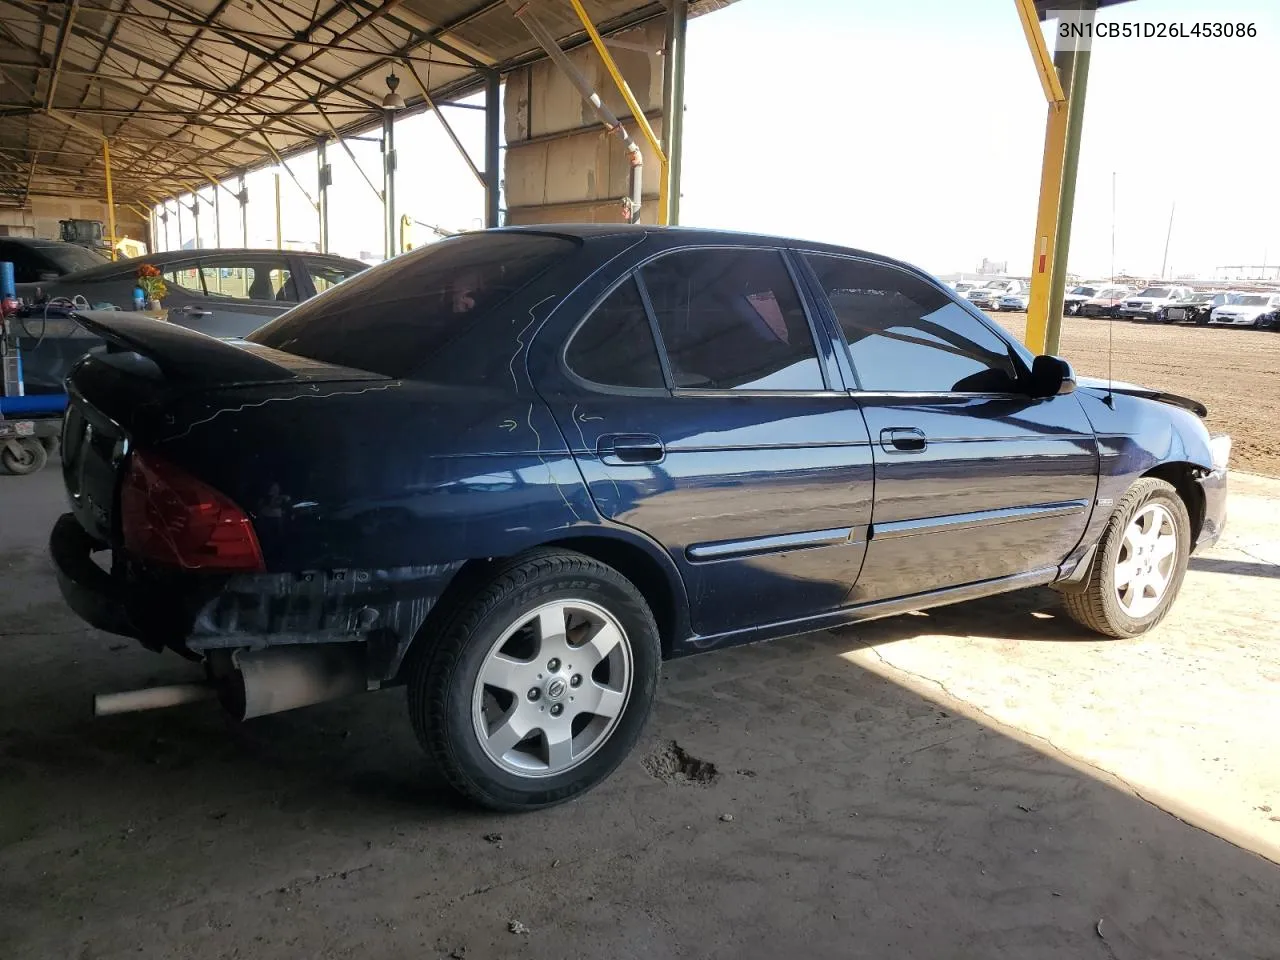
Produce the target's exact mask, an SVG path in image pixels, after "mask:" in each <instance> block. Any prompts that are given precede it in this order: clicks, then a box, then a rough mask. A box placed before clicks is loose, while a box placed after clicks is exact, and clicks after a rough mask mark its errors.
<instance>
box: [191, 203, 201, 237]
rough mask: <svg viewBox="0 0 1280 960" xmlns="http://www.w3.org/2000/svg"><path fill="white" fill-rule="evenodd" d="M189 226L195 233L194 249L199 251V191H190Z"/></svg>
mask: <svg viewBox="0 0 1280 960" xmlns="http://www.w3.org/2000/svg"><path fill="white" fill-rule="evenodd" d="M191 226H192V227H193V228H194V230H195V233H196V239H195V244H196V249H197V250H199V249H200V191H199V190H192V191H191Z"/></svg>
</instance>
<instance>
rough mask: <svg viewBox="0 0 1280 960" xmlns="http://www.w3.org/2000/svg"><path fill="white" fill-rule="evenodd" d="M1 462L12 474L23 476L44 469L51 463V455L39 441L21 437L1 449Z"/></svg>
mask: <svg viewBox="0 0 1280 960" xmlns="http://www.w3.org/2000/svg"><path fill="white" fill-rule="evenodd" d="M15 445H16V446H17V450H16V451H15V450H14V446H15ZM0 462H2V463H4V468H5V469H6V470H8V471H9V472H10V473H13V474H17V475H18V476H22V475H24V474H28V473H35V472H36V471H37V470H41V469H43V468H44V465H45V464H46V463H48V462H49V454H48V451H46V450H45V448H44V446H43V445H42V444H41V443H40V441H39V440H33V439H32V438H30V437H21V438H19V439H17V440H14V441H12V442H11V443H6V444H5V445H4V446H3V447H0Z"/></svg>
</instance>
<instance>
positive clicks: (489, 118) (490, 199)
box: [484, 71, 502, 227]
mask: <svg viewBox="0 0 1280 960" xmlns="http://www.w3.org/2000/svg"><path fill="white" fill-rule="evenodd" d="M501 106H502V78H501V77H499V76H498V74H497V72H496V71H495V72H493V73H488V74H486V75H485V78H484V225H485V226H486V227H496V226H500V224H499V223H498V218H499V216H500V214H499V209H498V194H499V191H500V189H501V171H500V170H499V169H498V168H499V166H500V164H501V160H500V159H499V153H498V146H499V143H498V137H499V128H498V121H499V119H500V117H499V114H500V112H501Z"/></svg>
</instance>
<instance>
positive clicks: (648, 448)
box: [596, 433, 667, 467]
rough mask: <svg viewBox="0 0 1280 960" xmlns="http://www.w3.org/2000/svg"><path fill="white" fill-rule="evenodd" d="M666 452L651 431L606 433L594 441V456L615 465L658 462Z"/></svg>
mask: <svg viewBox="0 0 1280 960" xmlns="http://www.w3.org/2000/svg"><path fill="white" fill-rule="evenodd" d="M666 453H667V451H666V448H665V447H663V445H662V441H661V440H659V439H658V438H657V437H655V436H654V435H653V434H651V433H606V434H605V435H604V436H602V437H601V438H600V439H599V440H597V441H596V456H598V457H599V458H600V461H601V462H602V463H607V464H610V465H611V466H615V467H616V466H624V465H627V464H636V463H659V462H660V461H661V460H662V458H663V457H664V456H666Z"/></svg>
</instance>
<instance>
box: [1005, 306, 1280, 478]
mask: <svg viewBox="0 0 1280 960" xmlns="http://www.w3.org/2000/svg"><path fill="white" fill-rule="evenodd" d="M992 317H993V318H994V319H995V320H997V321H998V322H999V323H1000V324H1002V325H1003V326H1004V327H1005V329H1007V330H1009V331H1010V332H1011V333H1013V334H1014V335H1015V336H1017V337H1018V338H1019V339H1021V338H1022V336H1023V333H1024V332H1025V330H1026V316H1025V315H1024V314H1021V313H996V314H992ZM1109 339H1110V340H1111V341H1112V343H1111V366H1112V376H1114V377H1115V379H1117V380H1125V381H1127V382H1129V383H1139V384H1142V385H1143V386H1146V387H1159V388H1160V389H1163V390H1168V391H1170V392H1172V393H1179V394H1182V395H1183V396H1184V397H1194V398H1195V399H1197V400H1199V401H1200V402H1201V403H1203V404H1204V405H1205V406H1207V407H1208V408H1209V418H1208V421H1207V422H1208V425H1209V429H1211V430H1213V431H1214V432H1220V433H1229V434H1231V436H1232V437H1234V438H1235V442H1234V449H1233V451H1232V455H1231V465H1232V467H1234V468H1236V469H1239V470H1249V471H1252V472H1254V473H1262V474H1267V475H1269V476H1272V477H1280V331H1275V330H1253V329H1248V328H1240V329H1234V328H1230V327H1226V328H1224V327H1198V326H1194V325H1183V324H1178V325H1173V326H1166V325H1165V324H1161V323H1146V322H1131V321H1128V320H1095V319H1091V318H1088V317H1067V318H1066V319H1065V320H1064V321H1063V326H1062V348H1061V350H1060V352H1061V354H1062V355H1063V356H1064V357H1066V358H1067V359H1068V360H1070V361H1071V363H1072V364H1073V365H1074V366H1075V368H1076V372H1077V373H1081V374H1084V375H1087V376H1091V377H1105V376H1107V353H1108V340H1109Z"/></svg>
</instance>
